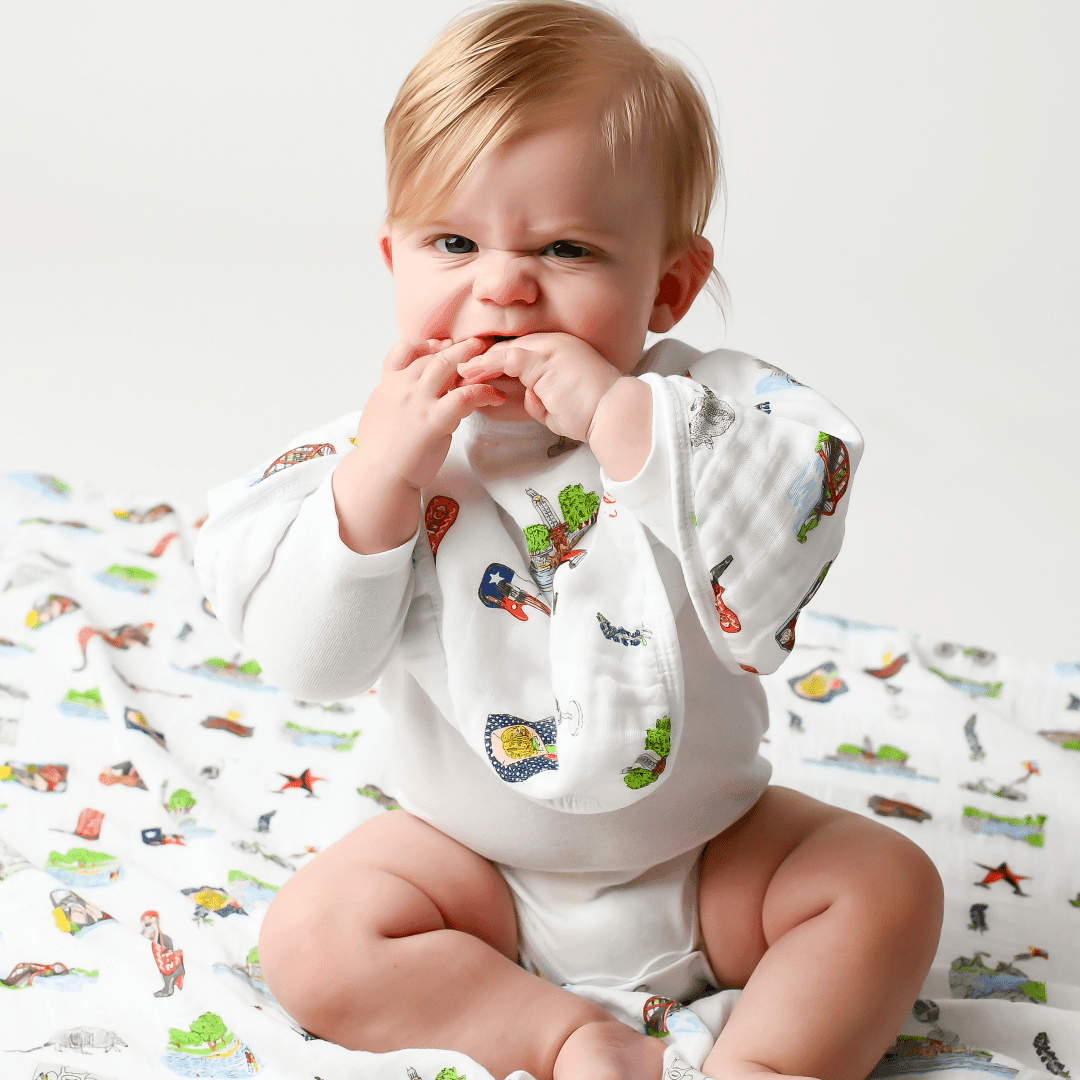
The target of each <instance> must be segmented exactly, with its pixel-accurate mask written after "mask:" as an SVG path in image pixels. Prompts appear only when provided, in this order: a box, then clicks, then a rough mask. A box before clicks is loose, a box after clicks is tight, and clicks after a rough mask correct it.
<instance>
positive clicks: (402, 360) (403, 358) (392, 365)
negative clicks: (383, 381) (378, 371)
mask: <svg viewBox="0 0 1080 1080" xmlns="http://www.w3.org/2000/svg"><path fill="white" fill-rule="evenodd" d="M434 351H435V350H434V349H433V348H432V347H431V345H430V343H429V342H426V341H399V342H398V343H397V344H396V345H395V346H394V347H393V348H392V349H391V350H390V351H389V352H388V353H387V354H386V359H385V360H384V361H383V371H404V370H405V368H407V367H408V366H409V365H410V364H411V363H412V362H413V361H414V360H415V359H416V358H417V357H418V356H426V355H427V354H428V353H432V352H434Z"/></svg>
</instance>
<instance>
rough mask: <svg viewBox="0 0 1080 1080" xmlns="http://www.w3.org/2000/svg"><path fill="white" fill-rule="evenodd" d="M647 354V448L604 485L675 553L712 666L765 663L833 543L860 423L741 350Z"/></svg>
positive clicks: (815, 583)
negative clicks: (624, 475)
mask: <svg viewBox="0 0 1080 1080" xmlns="http://www.w3.org/2000/svg"><path fill="white" fill-rule="evenodd" d="M651 360H652V363H651V365H650V366H651V368H652V370H651V371H648V372H646V373H645V374H643V375H641V378H642V380H643V381H645V382H646V383H647V384H648V385H649V387H650V388H651V390H652V393H653V425H652V448H651V450H650V453H649V457H648V459H647V460H646V462H645V464H644V466H643V467H642V469H641V471H640V472H639V473H638V475H637V476H636V477H634V478H633V479H631V480H626V481H621V482H616V481H612V480H610V479H607V478H605V490H606V491H607V493H608V496H609V497H611V498H614V499H615V500H616V501H617V502H620V503H622V504H624V505H625V506H626V507H627V508H628V509H629V510H630V511H631V512H632V513H634V514H635V515H636V516H637V517H638V519H639V520H640V521H641V522H642V523H643V524H644V525H645V526H646V527H647V528H648V529H649V530H650V531H651V532H653V533H654V534H655V535H656V537H657V538H658V539H659V540H660V541H661V542H662V543H663V544H665V545H666V546H668V547H669V548H670V549H671V550H672V551H674V552H675V553H676V554H677V555H678V556H679V558H680V561H681V563H682V567H683V574H684V577H685V580H686V585H687V589H688V590H689V593H690V596H691V598H692V600H693V602H694V606H695V609H696V611H697V613H698V618H699V620H700V622H701V625H702V627H703V628H704V630H705V632H706V634H707V635H708V637H709V641H710V643H711V644H712V647H713V651H714V652H715V653H716V655H717V656H718V657H719V658H720V659H721V660H722V661H723V662H724V663H725V665H726V666H727V667H729V668H730V669H732V670H739V669H742V670H744V671H751V672H754V673H758V674H766V673H768V672H772V671H775V670H776V668H778V667H779V666H780V664H781V663H782V662H783V660H784V659H785V658H786V656H787V654H788V653H789V652H790V651H791V648H792V645H793V644H794V640H795V621H796V619H797V617H798V614H799V611H800V610H801V609H802V607H803V606H805V605H806V604H807V603H809V601H810V599H811V598H812V596H813V595H814V593H815V592H816V591H817V588H818V587H819V586H820V584H821V582H822V581H823V580H824V578H825V575H826V574H827V573H828V570H829V567H830V566H831V565H832V563H833V560H834V559H835V558H836V556H837V553H838V552H839V550H840V545H841V542H842V540H843V536H844V518H845V516H846V513H847V508H848V505H849V504H850V490H851V477H852V475H853V473H854V471H855V468H856V466H857V465H858V462H859V459H860V457H861V455H862V436H861V435H860V434H859V432H858V430H857V429H856V428H855V426H854V425H853V424H852V423H851V421H849V420H848V419H847V418H846V417H845V416H844V415H843V413H841V412H840V410H839V409H837V408H836V407H835V406H834V405H832V404H831V403H830V402H828V401H826V400H825V398H823V397H822V396H821V395H819V394H817V393H816V392H815V391H813V390H811V389H810V388H809V387H807V386H803V385H802V384H800V383H798V382H796V381H795V380H794V379H792V378H791V377H790V376H789V375H787V374H786V373H785V372H783V371H780V370H779V369H777V368H774V367H771V366H770V365H768V364H765V363H763V362H762V361H760V360H757V359H755V358H754V357H751V356H747V355H745V354H744V353H736V352H730V351H727V350H718V351H716V352H711V353H706V354H701V353H699V352H697V350H695V349H691V348H690V347H689V346H686V345H683V344H682V343H680V342H675V341H669V342H663V343H662V344H661V345H660V346H658V347H657V349H656V350H654V353H653V355H652V357H651ZM657 369H659V370H657ZM661 371H667V372H672V371H678V372H680V373H679V374H661V373H660V372H661Z"/></svg>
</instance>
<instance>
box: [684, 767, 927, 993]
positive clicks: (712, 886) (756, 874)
mask: <svg viewBox="0 0 1080 1080" xmlns="http://www.w3.org/2000/svg"><path fill="white" fill-rule="evenodd" d="M835 904H840V905H842V906H844V907H845V908H847V909H849V911H850V913H851V917H852V918H853V919H856V920H858V921H859V922H860V924H862V925H863V926H865V927H866V928H867V929H870V928H871V927H873V926H876V925H879V924H880V926H881V929H882V930H883V931H884V930H885V929H886V927H887V928H888V931H889V935H890V937H891V938H892V939H893V940H895V941H900V940H901V939H903V938H905V937H908V936H910V937H911V939H912V944H913V945H914V944H915V942H916V941H918V942H919V943H920V946H922V947H923V949H925V947H926V945H928V944H929V947H930V948H931V951H932V949H933V946H934V945H936V942H937V935H938V932H939V930H940V927H941V906H942V898H941V880H940V878H939V876H938V873H937V870H936V869H935V868H934V865H933V863H932V862H931V861H930V859H929V857H928V856H927V855H926V854H925V853H924V852H923V851H922V849H921V848H919V847H918V846H917V845H916V844H913V843H912V842H911V841H910V840H908V839H907V838H906V837H904V836H902V835H900V833H898V832H896V831H895V830H893V829H890V828H888V827H887V826H884V825H880V824H878V823H877V822H875V821H869V820H867V819H866V818H864V817H862V816H860V815H859V814H854V813H851V812H850V811H847V810H841V809H840V808H838V807H835V806H829V805H828V804H826V803H822V802H819V801H818V800H817V799H812V798H810V797H809V796H807V795H802V794H800V793H799V792H797V791H792V790H791V789H790V788H783V787H778V786H770V787H768V788H767V789H766V790H765V793H764V794H763V795H762V797H761V798H760V799H759V800H758V802H757V803H756V804H755V805H754V807H753V808H752V809H751V810H750V811H749V812H748V813H747V814H745V815H744V816H743V817H742V818H740V820H739V821H737V822H736V823H735V824H734V825H732V826H731V828H729V829H727V830H725V831H724V832H722V833H721V834H720V835H719V836H717V837H714V838H713V839H712V840H711V841H710V842H709V844H708V846H707V847H706V849H705V855H704V857H703V861H702V868H701V885H700V896H699V905H700V911H701V928H702V936H703V938H704V940H705V945H706V948H707V950H708V954H709V960H710V962H711V963H712V967H713V970H714V971H715V972H716V975H717V977H718V978H719V979H720V980H721V981H722V982H723V983H725V984H726V985H728V986H743V985H745V984H746V981H747V980H748V979H749V977H750V975H751V973H752V972H753V970H754V968H755V967H756V966H757V964H758V962H759V961H760V960H761V958H762V956H764V954H765V952H766V950H767V949H768V948H769V946H771V945H772V944H773V943H774V942H775V941H776V940H778V939H779V938H780V937H782V936H783V935H784V934H786V933H787V932H788V931H789V930H791V929H793V928H795V927H796V926H798V925H800V924H801V923H804V922H806V921H808V920H809V919H812V918H814V917H815V916H817V915H820V914H821V913H822V912H824V911H826V910H828V909H829V908H831V907H832V906H833V905H835ZM931 942H932V944H930V943H931Z"/></svg>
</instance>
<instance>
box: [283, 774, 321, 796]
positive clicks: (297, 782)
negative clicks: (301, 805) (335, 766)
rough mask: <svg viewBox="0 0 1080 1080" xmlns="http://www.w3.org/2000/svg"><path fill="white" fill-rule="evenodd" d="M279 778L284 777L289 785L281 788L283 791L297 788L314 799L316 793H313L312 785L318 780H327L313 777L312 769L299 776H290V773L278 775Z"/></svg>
mask: <svg viewBox="0 0 1080 1080" xmlns="http://www.w3.org/2000/svg"><path fill="white" fill-rule="evenodd" d="M278 776H284V777H285V779H286V780H287V781H288V783H286V784H283V785H282V786H281V790H282V791H288V790H289V788H297V789H298V790H299V791H306V792H307V793H308V798H309V799H311V798H314V797H315V792H314V791H312V789H311V785H312V784H314V783H315V781H316V780H325V779H326V777H325V776H312V775H311V770H310V769H305V770H304V771H303V772H302V773H301V774H300V775H299V776H290V775H289V774H288V773H284V772H283V773H278Z"/></svg>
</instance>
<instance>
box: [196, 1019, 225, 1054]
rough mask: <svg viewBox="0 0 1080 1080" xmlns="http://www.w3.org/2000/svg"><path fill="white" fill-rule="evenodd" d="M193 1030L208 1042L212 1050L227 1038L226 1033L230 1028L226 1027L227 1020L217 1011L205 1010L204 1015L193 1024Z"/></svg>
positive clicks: (202, 1039)
mask: <svg viewBox="0 0 1080 1080" xmlns="http://www.w3.org/2000/svg"><path fill="white" fill-rule="evenodd" d="M191 1030H192V1031H193V1032H194V1033H195V1034H196V1035H198V1036H199V1038H200V1040H201V1041H202V1042H204V1043H206V1044H207V1045H208V1046H209V1047H210V1049H211V1050H213V1049H214V1047H215V1046H217V1044H218V1043H219V1042H221V1040H222V1039H224V1038H225V1035H226V1033H227V1032H228V1028H226V1027H225V1021H224V1020H222V1019H221V1017H220V1016H218V1014H217V1013H212V1012H204V1013H203V1014H202V1016H200V1017H199V1019H198V1020H196V1021H195V1022H194V1023H193V1024H192V1025H191Z"/></svg>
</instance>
